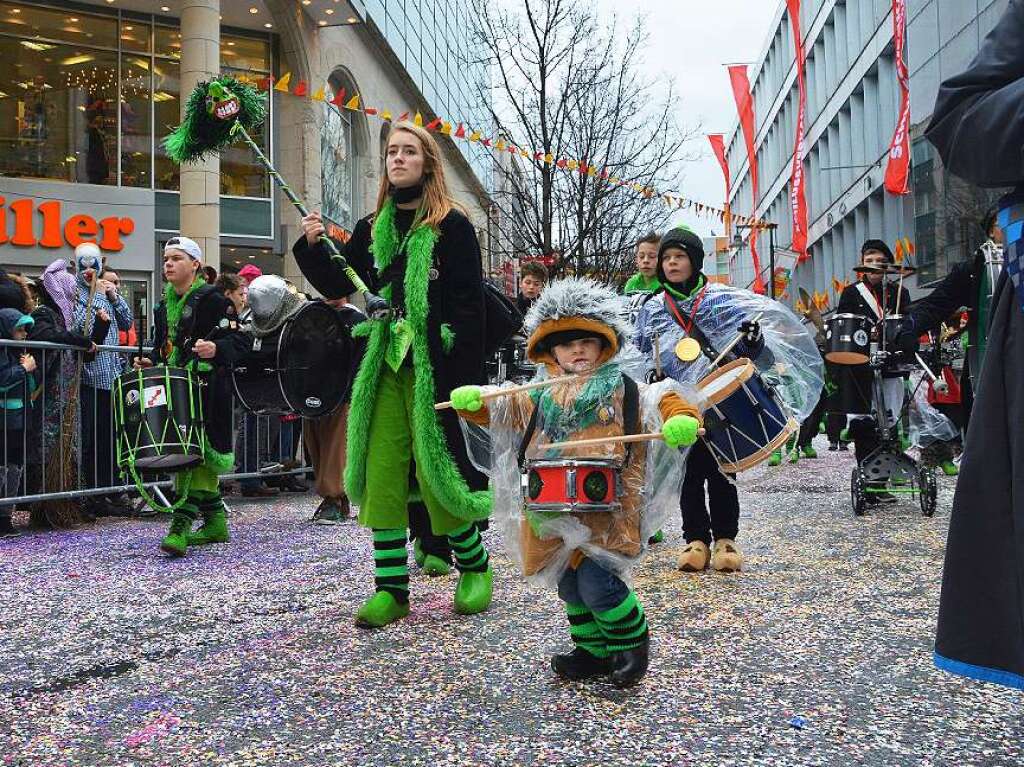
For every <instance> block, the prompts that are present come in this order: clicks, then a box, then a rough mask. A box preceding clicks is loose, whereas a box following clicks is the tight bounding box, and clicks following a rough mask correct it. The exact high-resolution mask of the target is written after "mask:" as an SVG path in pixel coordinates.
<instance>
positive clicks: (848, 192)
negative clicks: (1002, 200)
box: [727, 0, 1007, 305]
mask: <svg viewBox="0 0 1024 767" xmlns="http://www.w3.org/2000/svg"><path fill="white" fill-rule="evenodd" d="M1006 5H1007V0H908V3H907V18H908V22H907V24H908V32H907V48H906V62H907V66H908V69H909V72H910V99H911V100H910V119H911V142H912V148H911V155H912V184H911V194H909V195H906V196H903V197H897V196H893V195H891V194H889V193H888V192H886V191H885V189H884V188H883V180H884V177H885V167H886V162H887V159H888V154H887V153H888V149H889V143H890V140H891V138H892V134H893V130H894V128H895V124H896V119H897V114H898V110H899V99H900V93H899V86H898V83H897V78H896V71H895V64H894V58H893V57H894V45H893V19H892V3H891V0H846V1H845V2H844V0H804V2H803V3H802V10H801V13H802V18H801V20H800V21H801V30H802V32H803V36H804V40H803V46H804V51H805V55H806V70H805V73H806V84H807V112H806V126H807V127H806V141H805V155H804V157H803V158H802V159H803V164H804V175H805V178H806V198H807V205H808V219H809V220H808V229H809V236H808V246H809V254H810V260H809V261H806V262H804V263H803V264H801V265H799V266H798V267H796V268H795V269H793V271H792V277H793V282H792V288H791V290H790V291H789V294H790V297H791V298H790V300H792V297H793V296H795V295H796V290H795V288H797V287H803V288H805V289H807V290H808V291H810V292H813V291H824V292H828V293H829V294H830V298H831V300H832V303H833V305H834V303H835V298H836V297H835V294H834V292H833V291H832V284H833V283H832V279H833V277H835V278H837V279H839V280H840V281H843V280H849V279H853V274H852V273H851V269H852V267H853V266H854V265H855V264H856V262H857V259H858V257H859V249H860V245H861V243H862V242H863V241H864V240H865V239H868V238H879V239H883V240H885V241H886V242H888V243H889V244H890V246H891V245H892V244H893V243H894V242H895V241H896V240H897V239H898V238H908V239H909V240H910V241H911V242H912V243H914V245H915V251H916V252H915V254H914V261H915V264H916V265H917V266H918V267H919V272H918V274H917V275H915V276H914V277H913V278H911V279H910V280H909V281H908V283H907V285H908V286H909V287H910V288H911V290H912V292H917V289H918V287H919V286H923V285H927V284H928V283H930V282H933V281H934V280H936V279H938V278H940V277H942V276H943V275H944V274H945V273H946V271H947V270H948V268H949V266H950V265H951V264H952V263H955V262H956V261H958V260H960V259H962V258H965V257H966V256H967V255H969V254H970V252H971V251H972V250H973V249H974V248H975V247H976V246H977V244H978V242H979V241H980V237H981V230H980V227H979V222H980V220H981V218H982V215H983V212H984V210H985V209H986V208H987V206H988V205H989V204H990V203H991V201H992V200H994V199H995V197H996V196H998V193H997V192H984V191H981V190H978V189H976V188H972V187H970V186H969V185H967V184H964V183H963V182H960V181H958V180H957V179H955V178H953V177H951V176H949V175H948V174H947V173H946V172H945V170H944V169H943V168H942V167H941V161H940V160H939V158H938V155H937V153H936V152H935V150H934V149H933V148H932V146H931V144H929V143H928V142H927V141H926V140H925V139H924V138H923V133H924V128H925V127H926V126H927V124H928V120H929V119H930V117H931V111H932V108H933V106H934V103H935V97H936V94H937V92H938V87H939V83H940V82H942V80H944V79H946V78H948V77H950V76H952V75H954V74H956V73H958V72H960V71H962V70H963V69H964V68H965V67H966V66H967V65H968V64H969V63H970V61H971V59H972V58H973V57H974V56H975V54H976V53H977V51H978V49H979V47H980V45H981V42H982V41H983V40H984V37H985V35H986V34H987V33H988V31H989V30H990V29H991V28H992V27H993V26H994V25H995V23H996V21H997V20H998V19H999V17H1000V15H1001V14H1002V12H1003V10H1004V9H1005V7H1006ZM794 52H795V48H794V41H793V40H792V33H791V26H790V20H789V17H788V15H787V12H786V4H785V2H784V1H783V0H780V2H779V3H778V10H777V12H776V14H775V17H774V19H773V23H772V26H771V33H770V34H769V36H768V39H767V41H766V43H765V46H764V48H763V50H762V51H761V54H760V55H759V56H758V59H757V61H756V62H755V63H754V64H753V65H751V66H750V67H749V69H748V75H749V78H750V82H751V87H752V89H753V96H754V116H755V123H756V128H755V131H756V139H755V145H756V151H757V158H758V167H759V181H760V196H759V199H758V200H757V201H756V205H754V201H753V200H752V189H751V181H750V174H749V167H748V163H747V151H746V146H745V143H744V141H743V137H742V134H741V133H740V131H739V130H738V128H734V130H733V132H732V134H731V135H730V136H729V137H728V144H727V157H728V161H729V168H730V174H731V176H732V188H733V190H734V192H733V197H732V201H731V202H732V206H733V210H734V211H736V212H737V213H742V214H747V215H749V214H750V213H751V211H752V210H755V211H756V214H757V215H758V216H759V217H761V218H763V219H766V220H768V221H772V222H775V223H776V224H778V230H777V232H776V243H777V244H778V246H779V247H780V249H782V250H783V251H785V250H786V249H788V248H790V245H791V242H792V213H791V203H790V172H791V160H792V152H793V144H794V131H795V121H796V116H797V82H796V67H795V62H794V58H795V56H794ZM743 235H744V238H746V237H747V236H748V233H747V232H743ZM768 249H769V246H768V237H767V236H766V235H764V236H762V237H761V239H760V242H759V251H760V255H761V264H762V270H763V277H764V279H765V282H766V284H767V275H768V268H769V267H768V261H769V259H768V255H769V254H768ZM730 274H731V275H732V280H733V283H734V284H737V285H750V284H751V283H752V282H753V281H754V274H753V266H752V259H751V254H750V250H749V247H748V246H747V245H746V244H745V245H744V246H743V247H741V248H739V249H734V252H733V255H732V259H731V263H730Z"/></svg>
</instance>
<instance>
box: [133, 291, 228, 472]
mask: <svg viewBox="0 0 1024 767" xmlns="http://www.w3.org/2000/svg"><path fill="white" fill-rule="evenodd" d="M154 315H155V316H154V320H155V321H154V328H155V330H154V333H155V335H154V337H153V357H152V360H153V363H154V364H157V365H166V364H167V358H168V354H167V341H168V340H170V342H171V344H172V345H173V346H175V347H177V348H178V364H179V365H183V364H184V363H185V362H186V361H187V358H188V357H189V355H191V353H192V347H193V345H194V344H195V342H196V341H199V340H200V339H202V340H206V341H214V342H216V344H217V354H216V356H215V357H214V358H213V359H212V360H209V362H211V363H212V364H213V370H212V371H211V372H210V373H204V374H201V376H202V377H203V378H204V379H205V382H206V385H205V386H203V387H202V396H203V415H204V417H205V424H204V425H205V427H206V436H207V438H208V439H209V440H210V445H211V446H212V447H213V449H214V450H216V451H217V452H219V453H230V452H231V442H232V440H231V437H232V428H233V424H232V408H231V402H232V397H233V391H232V387H231V375H230V371H229V368H230V367H231V366H232V365H234V363H235V361H236V360H237V359H239V358H240V357H241V356H242V355H243V354H244V353H245V351H246V348H247V346H246V342H245V337H244V336H243V335H242V333H241V332H240V331H239V329H238V316H237V314H236V312H235V305H234V304H233V303H231V301H230V300H229V299H228V298H227V296H225V295H224V294H223V293H221V292H220V291H219V290H217V289H216V288H215V287H213V286H212V285H203V286H202V287H200V288H199V289H198V290H196V292H195V293H193V294H192V295H190V296H189V297H188V299H187V300H186V301H185V306H184V307H183V308H182V312H181V318H180V319H179V320H178V328H177V332H176V333H175V337H174V338H172V339H168V337H167V307H166V306H165V305H164V303H163V302H160V304H159V305H158V306H157V307H156V310H155V312H154Z"/></svg>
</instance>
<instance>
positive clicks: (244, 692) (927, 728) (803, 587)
mask: <svg viewBox="0 0 1024 767" xmlns="http://www.w3.org/2000/svg"><path fill="white" fill-rule="evenodd" d="M818 443H819V444H818V447H819V450H820V451H821V458H819V459H817V460H806V459H805V460H802V461H801V462H800V463H799V464H798V465H796V466H790V465H783V466H782V467H779V468H777V469H770V470H769V469H762V470H758V471H757V472H755V474H754V475H753V476H748V477H745V478H743V481H742V490H741V502H742V508H743V512H742V520H741V532H740V538H739V543H740V545H741V546H742V547H743V549H744V552H745V554H746V557H747V562H746V566H745V568H744V572H742V573H737V574H730V575H722V574H714V573H705V574H699V575H690V574H683V573H680V572H677V571H675V570H674V567H673V565H674V562H675V558H676V555H677V553H678V551H679V548H680V546H681V545H682V537H681V533H680V530H679V521H678V515H673V516H672V517H671V522H670V525H669V528H668V529H667V531H666V533H667V536H666V540H665V542H664V543H662V544H660V545H657V546H655V547H653V549H652V550H651V552H650V554H649V555H648V556H647V558H646V559H645V560H644V562H643V564H642V565H641V566H640V567H639V568H638V570H637V572H636V578H635V581H636V587H637V590H638V593H639V595H640V598H641V600H642V602H643V605H644V608H645V610H646V612H647V615H648V616H649V620H650V622H651V628H652V632H653V639H652V641H653V645H652V666H651V670H650V672H649V674H648V676H647V677H646V679H645V680H644V682H643V683H642V684H641V685H640V686H639V687H637V688H634V689H632V690H626V691H620V690H617V689H615V688H613V687H611V686H610V685H609V684H608V683H606V682H596V683H586V684H583V683H565V682H560V681H558V680H556V679H555V678H554V677H553V676H552V674H551V672H550V670H549V667H548V657H549V656H550V655H551V654H552V653H553V652H557V651H560V650H564V649H567V648H568V646H569V644H568V632H567V628H566V621H565V617H564V614H563V612H562V609H561V606H560V603H559V601H558V599H557V597H556V595H555V594H554V593H553V592H547V591H539V590H536V589H532V588H530V587H528V586H526V585H525V584H524V583H523V581H522V580H521V579H520V578H518V577H517V575H516V573H515V572H514V570H513V568H512V567H511V565H510V562H509V559H508V557H507V556H506V555H505V554H504V552H503V550H502V548H501V543H500V540H499V538H500V536H499V535H498V533H497V532H496V531H493V530H492V531H491V532H488V533H487V534H486V540H487V543H488V545H489V547H490V549H491V551H492V558H493V560H492V561H493V562H494V567H495V602H494V605H493V606H492V607H491V609H490V610H489V611H488V612H487V613H485V614H484V615H481V616H474V617H460V616H457V615H455V614H454V613H453V612H452V609H451V601H452V594H453V590H454V586H455V575H454V574H453V575H451V576H449V577H442V578H435V579H429V578H427V577H425V576H423V575H422V574H421V573H419V572H418V571H416V570H415V567H414V568H413V574H412V585H411V593H412V615H411V616H410V617H409V618H408V619H406V620H404V621H402V622H400V623H399V624H398V625H395V626H392V627H389V628H387V629H385V630H382V631H377V632H367V631H362V630H359V629H356V628H355V627H354V626H353V623H352V618H353V614H354V613H355V611H356V609H357V608H358V606H359V605H360V603H361V602H362V600H363V599H365V598H366V597H367V596H368V595H369V594H370V590H371V588H372V570H371V559H370V547H369V545H368V537H367V535H366V533H365V532H364V531H362V530H360V529H359V528H358V527H357V526H356V525H355V523H353V522H348V523H346V524H344V525H342V526H339V527H314V526H312V525H310V524H309V522H308V520H309V517H310V515H311V514H312V511H313V508H314V505H315V499H314V498H313V497H312V496H311V495H291V496H283V497H282V498H281V499H279V500H271V501H258V502H255V501H254V502H242V501H240V500H237V499H229V502H230V503H231V507H232V517H231V529H232V536H233V539H232V542H231V543H230V544H228V545H220V546H211V547H206V548H204V549H195V550H193V551H191V552H190V553H189V555H188V556H187V557H186V558H184V559H181V560H171V559H168V558H167V557H165V556H164V555H162V554H161V553H160V552H159V550H158V549H157V543H158V541H159V539H160V537H161V535H162V534H163V532H164V529H163V528H164V521H163V520H162V519H161V520H153V521H147V520H132V521H104V522H102V523H100V524H98V525H96V526H95V527H94V528H90V529H83V530H79V531H71V532H64V533H33V534H27V535H23V536H22V537H20V538H15V539H10V540H3V541H0V765H3V766H6V765H39V766H40V767H43V766H45V767H65V766H70V765H86V764H88V765H274V766H277V765H375V766H377V767H387V766H390V765H489V766H490V765H594V766H595V767H596V766H597V765H602V766H611V765H623V766H625V765H697V764H700V765H772V766H773V767H776V766H778V765H861V764H864V765H887V766H889V765H915V766H917V765H1018V764H1021V763H1022V762H1024V717H1022V714H1021V711H1022V706H1021V703H1022V699H1021V695H1020V694H1019V693H1017V692H1014V691H1011V690H1007V689H1004V688H1000V687H996V686H993V685H987V684H979V683H973V682H970V681H967V680H963V679H960V678H958V677H953V676H950V675H947V674H944V673H940V672H938V671H936V670H935V669H934V668H933V666H932V643H933V637H934V629H935V615H936V605H937V602H938V593H939V583H940V579H941V570H942V553H943V549H944V546H945V537H946V530H947V526H948V522H949V510H950V506H951V502H952V493H953V488H954V483H955V480H954V479H948V478H945V477H940V480H939V486H940V490H939V511H938V513H937V514H936V516H935V517H933V518H930V519H928V518H925V517H923V516H922V515H921V513H920V509H919V507H918V506H917V504H916V503H911V502H909V501H906V502H903V503H901V504H899V505H894V506H885V507H880V508H878V509H876V510H873V511H872V512H871V513H870V514H869V515H868V516H866V517H864V518H855V517H854V516H853V514H852V511H851V509H850V502H849V490H848V488H849V475H850V469H851V467H852V465H853V457H852V452H851V453H829V452H826V451H825V450H824V448H825V445H824V444H823V443H822V441H821V439H819V440H818ZM979 556H984V554H983V553H982V552H979ZM410 563H411V556H410Z"/></svg>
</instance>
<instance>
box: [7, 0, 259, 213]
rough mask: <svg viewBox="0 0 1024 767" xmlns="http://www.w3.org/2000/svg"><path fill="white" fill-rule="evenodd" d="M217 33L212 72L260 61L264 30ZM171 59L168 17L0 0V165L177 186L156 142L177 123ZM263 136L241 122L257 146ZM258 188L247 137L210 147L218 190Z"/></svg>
mask: <svg viewBox="0 0 1024 767" xmlns="http://www.w3.org/2000/svg"><path fill="white" fill-rule="evenodd" d="M221 42H222V46H221V50H222V69H223V71H225V72H233V73H235V74H236V75H238V74H241V73H245V74H248V75H250V76H251V77H262V76H264V75H266V74H268V73H269V72H270V65H271V37H270V36H269V35H265V36H259V37H245V36H241V35H235V34H229V35H224V36H223V37H222V41H221ZM119 47H120V50H121V54H120V61H119V60H118V48H119ZM180 58H181V34H180V31H179V30H178V29H177V28H176V27H174V26H168V25H167V24H163V25H160V24H157V25H154V24H153V22H152V21H151V20H147V19H146V18H145V17H140V16H136V17H135V18H131V17H129V15H125V16H123V17H122V18H121V19H120V21H119V20H118V17H117V15H116V14H109V15H99V14H93V13H89V14H84V13H81V12H80V11H77V10H71V9H68V10H57V9H54V8H46V7H39V6H34V5H28V4H23V3H13V2H9V1H8V0H0V61H3V62H4V65H3V66H0V175H5V176H11V177H24V178H39V179H53V180H60V181H71V182H79V183H91V184H108V185H116V184H121V185H123V186H131V187H139V188H154V189H158V190H171V191H177V190H178V189H179V175H180V174H179V169H178V166H177V165H176V164H175V163H173V162H171V161H170V160H169V159H168V158H167V157H166V155H165V153H164V151H163V149H162V148H161V143H162V142H163V140H164V139H165V138H166V136H167V135H168V133H169V132H170V131H171V130H172V129H173V128H174V127H175V126H177V125H178V124H179V123H180V122H181V111H180V110H181V84H180V65H179V61H180ZM119 64H120V67H119V66H118V65H119ZM268 123H269V121H268ZM119 126H120V131H121V133H120V141H118V138H119V137H118V127H119ZM269 136H270V132H269V125H268V126H265V127H261V128H260V129H259V130H258V131H254V132H253V138H254V139H255V140H256V141H257V142H259V144H260V145H261V147H262V148H263V149H264V151H266V152H268V154H269V151H270V141H269ZM154 147H155V150H154ZM119 150H120V158H119V157H118V151H119ZM154 154H155V156H154ZM119 160H120V170H121V176H120V179H119V178H118V164H119ZM270 191H271V182H270V179H269V177H268V176H267V174H266V173H265V172H264V170H263V168H262V167H261V166H260V165H258V163H257V162H256V160H255V159H254V157H253V156H252V153H251V152H250V151H249V150H248V149H247V148H245V147H244V146H242V145H236V146H233V147H231V148H230V149H228V150H226V151H225V152H223V153H222V155H221V192H222V194H225V195H230V196H238V197H255V198H260V199H268V198H269V197H270Z"/></svg>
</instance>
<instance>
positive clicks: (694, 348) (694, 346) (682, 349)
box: [676, 338, 700, 362]
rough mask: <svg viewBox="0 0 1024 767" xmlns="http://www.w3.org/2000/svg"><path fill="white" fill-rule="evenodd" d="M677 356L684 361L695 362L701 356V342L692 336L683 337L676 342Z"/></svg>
mask: <svg viewBox="0 0 1024 767" xmlns="http://www.w3.org/2000/svg"><path fill="white" fill-rule="evenodd" d="M676 356H677V357H678V358H679V359H681V360H682V361H683V362H693V361H694V360H695V359H697V358H698V357H699V356H700V344H699V343H697V342H696V341H695V340H694V339H692V338H683V339H682V340H680V341H679V343H677V344H676Z"/></svg>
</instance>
